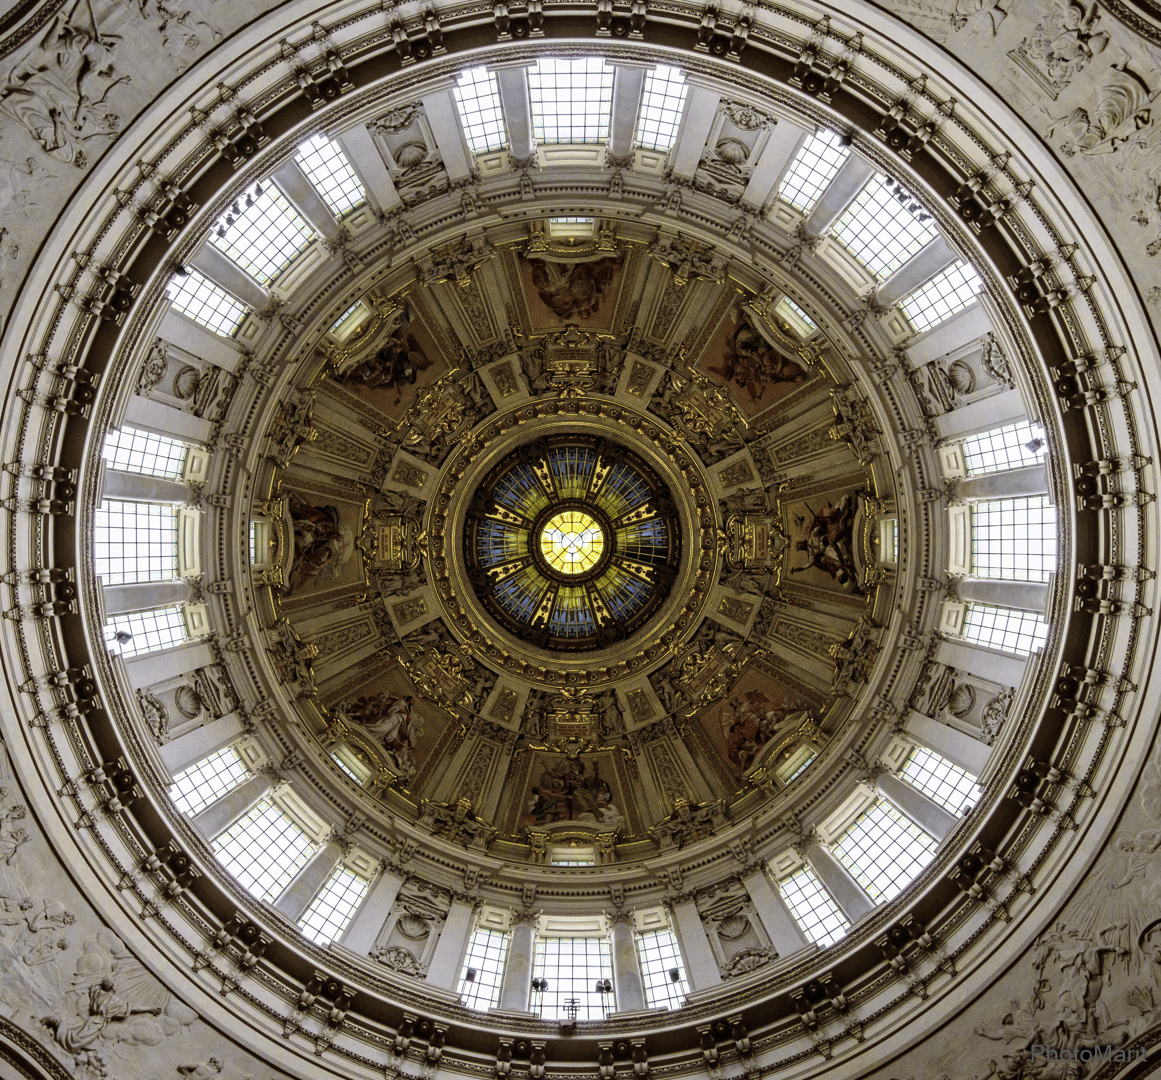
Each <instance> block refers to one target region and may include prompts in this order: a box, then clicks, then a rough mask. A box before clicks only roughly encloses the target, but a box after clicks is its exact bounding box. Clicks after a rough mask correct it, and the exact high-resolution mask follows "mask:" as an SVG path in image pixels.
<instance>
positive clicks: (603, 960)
mask: <svg viewBox="0 0 1161 1080" xmlns="http://www.w3.org/2000/svg"><path fill="white" fill-rule="evenodd" d="M532 975H533V978H542V979H547V980H548V989H547V990H545V991H544V992H543V994H542V996H541V999H540V1015H541V1017H542V1018H544V1019H549V1020H560V1019H565V1018H566V1015H567V1014H566V1012H565V1002H567V1001H568V1000H569V999H570V998H576V999H577V1002H578V1006H579V1007H578V1011H577V1018H578V1019H580V1020H603V1019H604V1018H605V1011H606V1008H612V1007H613V1006H612V998H611V995H605V994H602V993H599V992H598V991H597V990H596V983H597V982H598V981H599V980H603V979H609V980H612V977H613V965H612V954H611V952H610V950H609V942H608V939H606V938H589V937H559V938H557V937H550V938H544V937H542V938H538V939H537V942H536V951H535V955H534V958H533V964H532Z"/></svg>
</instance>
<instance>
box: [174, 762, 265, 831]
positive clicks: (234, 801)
mask: <svg viewBox="0 0 1161 1080" xmlns="http://www.w3.org/2000/svg"><path fill="white" fill-rule="evenodd" d="M273 790H274V779H273V778H272V777H271V776H269V775H268V774H267V773H256V774H255V775H254V776H251V777H250V779H249V780H244V781H243V782H242V783H240V784H239V785H238V786H237V787H235V788H230V790H229V791H227V792H226V793H225V795H223V796H222V797H221V798H220V799H217V800H216V801H215V802H212V803H210V805H209V806H207V807H206V808H205V809H204V810H201V811H199V812H198V813H196V814H195V815H194V816H193V823H194V824H195V825H196V826H197V827H198V828H199V829H200V830H201V832H202V835H203V836H205V838H206V839H207V840H213V839H214V837H216V836H219V835H221V834H222V833H224V832H225V831H226V830H227V829H228V828H229V827H230V826H231V825H233V824H234V822H235V821H237V820H238V819H239V818H241V817H243V816H244V815H246V814H248V813H249V812H250V811H251V810H253V809H254V807H255V806H257V805H258V804H259V803H260V802H261V801H262V800H263V799H264V798H266V796H267V795H269V794H270V792H272V791H273Z"/></svg>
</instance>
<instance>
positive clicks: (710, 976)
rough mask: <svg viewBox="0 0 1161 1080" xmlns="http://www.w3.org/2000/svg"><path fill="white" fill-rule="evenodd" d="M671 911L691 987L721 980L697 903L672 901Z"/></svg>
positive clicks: (697, 988)
mask: <svg viewBox="0 0 1161 1080" xmlns="http://www.w3.org/2000/svg"><path fill="white" fill-rule="evenodd" d="M672 910H673V926H674V929H675V930H676V931H677V936H678V937H679V938H680V939H681V955H682V958H683V959H684V960H685V973H686V975H688V976H689V984H690V986H692V987H693V988H694V989H695V990H701V989H702V988H703V987H706V986H717V984H718V983H720V982H721V981H722V975H721V972H720V971H719V970H718V962H717V960H716V959H715V957H714V951H713V949H711V948H710V943H709V939H708V938H707V937H706V935H705V925H704V924H703V923H702V921H701V915H699V914H698V910H697V905H696V904H695V903H694V902H693V901H692V900H681V901H675V902H674V904H673V909H672Z"/></svg>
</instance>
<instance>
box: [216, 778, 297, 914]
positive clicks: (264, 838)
mask: <svg viewBox="0 0 1161 1080" xmlns="http://www.w3.org/2000/svg"><path fill="white" fill-rule="evenodd" d="M212 847H213V851H214V855H215V857H216V858H217V860H218V861H219V862H220V863H221V864H222V865H223V866H224V867H225V868H226V870H227V871H229V873H230V874H232V875H233V876H234V877H235V878H236V879H237V881H238V884H240V885H241V886H242V888H244V889H246V890H247V892H250V893H252V894H253V895H254V896H256V897H258V899H259V900H266V901H271V900H274V899H275V898H276V897H277V896H278V894H279V893H280V892H282V890H283V889H284V888H286V886H287V884H289V882H290V879H291V878H292V877H294V875H295V874H296V873H297V872H298V870H299V868H300V867H301V866H302V865H303V864H304V863H305V862H306V860H307V859H308V858H309V857H310V853H311V851H312V849H313V845H312V844H311V842H310V840H309V838H308V837H307V835H306V833H304V832H303V831H302V829H301V828H299V826H298V825H297V824H296V823H295V822H294V821H292V820H291V819H290V818H289V817H288V816H287V815H286V814H285V813H283V811H282V810H280V809H279V808H278V807H277V806H276V805H275V804H274V803H273V802H271V801H270V800H269V799H263V800H262V801H261V802H260V803H258V805H257V806H255V807H254V809H252V810H251V811H250V812H249V813H248V814H246V815H245V816H244V817H243V818H242V819H241V820H239V821H237V822H235V824H233V825H231V826H230V828H229V829H227V830H226V831H225V832H224V833H222V834H221V835H220V836H218V837H216V838H215V839H214V841H213V844H212Z"/></svg>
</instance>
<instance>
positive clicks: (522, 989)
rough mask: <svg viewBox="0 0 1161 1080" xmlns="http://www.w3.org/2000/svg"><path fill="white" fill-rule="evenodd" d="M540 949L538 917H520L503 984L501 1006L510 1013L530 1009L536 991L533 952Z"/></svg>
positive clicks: (517, 921) (511, 942)
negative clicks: (530, 1001) (531, 995)
mask: <svg viewBox="0 0 1161 1080" xmlns="http://www.w3.org/2000/svg"><path fill="white" fill-rule="evenodd" d="M535 951H536V917H535V916H534V915H527V916H522V917H518V918H517V920H516V922H515V923H513V925H512V938H511V940H510V941H509V943H508V963H507V964H506V965H505V966H504V981H503V982H502V983H501V984H500V1005H499V1008H501V1009H504V1010H506V1011H507V1012H528V1002H529V996H530V994H531V993H532V955H533V953H534V952H535Z"/></svg>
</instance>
